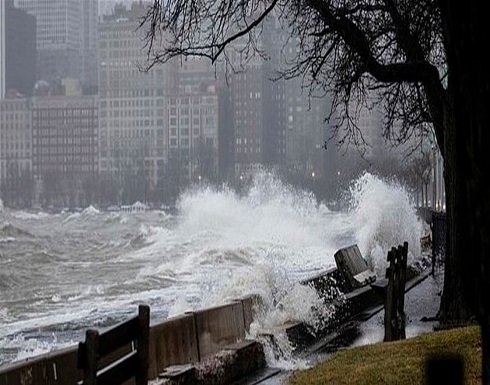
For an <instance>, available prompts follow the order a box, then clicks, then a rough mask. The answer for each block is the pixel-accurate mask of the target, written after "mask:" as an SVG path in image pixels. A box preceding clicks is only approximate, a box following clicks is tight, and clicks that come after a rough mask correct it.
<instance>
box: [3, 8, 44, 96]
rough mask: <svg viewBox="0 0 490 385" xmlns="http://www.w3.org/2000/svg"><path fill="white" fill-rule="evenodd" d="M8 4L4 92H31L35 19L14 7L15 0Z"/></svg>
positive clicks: (24, 93) (34, 79)
mask: <svg viewBox="0 0 490 385" xmlns="http://www.w3.org/2000/svg"><path fill="white" fill-rule="evenodd" d="M2 3H4V5H5V7H6V8H5V39H6V41H5V71H6V81H5V92H6V93H7V92H9V91H12V92H16V93H20V94H21V95H23V96H30V95H31V94H32V91H33V88H34V84H35V82H36V18H35V17H34V16H32V15H29V14H28V13H27V12H25V11H23V10H21V9H18V8H15V7H14V2H13V0H6V1H3V2H2Z"/></svg>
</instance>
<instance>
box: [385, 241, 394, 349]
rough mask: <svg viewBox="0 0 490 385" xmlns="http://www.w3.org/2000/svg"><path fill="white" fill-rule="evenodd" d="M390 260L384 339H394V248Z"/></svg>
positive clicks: (389, 255) (390, 252) (387, 270)
mask: <svg viewBox="0 0 490 385" xmlns="http://www.w3.org/2000/svg"><path fill="white" fill-rule="evenodd" d="M388 261H389V262H390V266H389V267H388V269H386V278H388V286H387V287H386V298H385V319H384V324H385V336H384V341H392V340H393V322H392V314H393V284H394V279H393V276H394V274H395V254H394V252H393V249H392V250H391V251H389V252H388Z"/></svg>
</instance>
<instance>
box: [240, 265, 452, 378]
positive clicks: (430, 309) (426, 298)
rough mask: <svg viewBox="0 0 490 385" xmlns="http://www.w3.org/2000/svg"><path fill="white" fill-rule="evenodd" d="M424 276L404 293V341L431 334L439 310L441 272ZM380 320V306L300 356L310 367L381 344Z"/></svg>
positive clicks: (282, 374)
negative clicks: (344, 351) (334, 355)
mask: <svg viewBox="0 0 490 385" xmlns="http://www.w3.org/2000/svg"><path fill="white" fill-rule="evenodd" d="M427 274H428V273H426V276H425V279H423V280H422V281H421V282H419V283H417V284H416V285H415V286H413V287H412V288H411V289H410V290H409V291H408V292H406V293H405V313H406V317H407V321H406V327H405V333H406V337H407V338H412V337H416V336H418V335H421V334H424V333H427V332H431V331H433V330H434V327H436V326H437V321H436V320H435V319H434V318H435V316H436V315H437V312H438V310H439V304H440V299H441V292H442V286H443V280H444V277H443V269H442V268H441V269H439V270H436V271H435V273H434V275H427ZM383 319H384V309H383V307H378V308H373V309H371V310H370V311H369V312H367V313H365V318H364V319H362V320H357V321H353V322H351V323H348V324H347V325H345V327H344V328H343V329H342V330H341V331H340V332H339V333H337V335H336V336H333V337H332V336H331V337H330V338H328V337H327V338H326V340H325V341H324V342H323V343H322V342H321V341H319V343H318V344H317V346H316V347H312V348H311V349H310V350H309V351H306V352H302V354H301V355H302V357H303V358H304V359H306V360H307V361H308V362H309V364H310V365H312V366H313V365H315V364H316V363H319V362H322V361H324V360H326V359H327V358H328V356H330V355H331V354H332V353H333V352H335V351H337V350H339V349H346V348H354V347H357V346H363V345H369V344H375V343H379V342H382V341H383V337H384V326H383ZM269 369H270V368H269ZM289 375H290V372H288V371H284V370H283V371H280V372H279V373H277V374H275V375H273V376H272V377H269V378H267V379H264V380H255V381H250V382H247V383H246V384H247V385H253V384H261V385H283V384H286V380H287V378H288V376H289Z"/></svg>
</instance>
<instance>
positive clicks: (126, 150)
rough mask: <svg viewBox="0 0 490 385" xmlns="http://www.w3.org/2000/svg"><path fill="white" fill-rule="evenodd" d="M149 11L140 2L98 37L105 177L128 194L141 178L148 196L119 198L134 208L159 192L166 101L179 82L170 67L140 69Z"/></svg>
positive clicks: (122, 12)
mask: <svg viewBox="0 0 490 385" xmlns="http://www.w3.org/2000/svg"><path fill="white" fill-rule="evenodd" d="M144 10H145V8H144V6H143V5H138V4H136V3H135V4H134V5H133V7H132V8H131V9H130V10H123V9H119V10H118V12H117V13H116V14H114V15H112V16H111V17H108V18H104V20H103V21H102V22H101V23H100V24H99V36H98V41H99V43H98V44H99V45H98V50H99V51H98V67H99V69H98V71H99V95H100V122H99V124H100V131H99V134H100V172H101V173H102V174H107V175H110V176H111V178H113V179H114V181H115V183H116V184H118V185H120V186H123V187H122V189H123V190H128V191H129V190H133V187H130V186H127V184H128V183H129V180H130V179H134V178H141V180H140V179H138V185H139V186H141V185H143V186H144V190H145V191H144V192H139V193H135V194H129V192H128V194H129V195H128V194H126V195H125V197H119V199H120V200H121V199H123V200H125V202H124V203H129V204H131V203H133V201H134V199H140V200H141V199H146V198H148V197H149V194H150V193H151V192H152V191H155V189H156V186H157V183H158V178H159V177H158V175H159V172H160V174H161V172H162V171H161V168H163V166H164V164H165V162H166V159H167V148H168V137H167V133H168V126H166V123H167V121H168V120H167V118H166V116H165V114H166V111H167V108H166V97H167V95H168V94H169V93H171V92H174V93H175V87H176V81H177V77H176V74H175V73H173V74H172V69H171V67H170V66H162V65H160V66H156V67H155V68H153V69H151V70H150V71H148V72H146V71H142V70H141V69H140V65H141V64H143V65H144V63H145V61H146V56H145V52H144V50H142V33H143V32H142V31H136V29H137V26H138V25H139V17H140V16H141V15H142V12H144ZM159 169H160V171H159ZM125 185H126V187H124V186H125ZM139 186H135V188H139ZM141 194H144V195H145V197H146V198H145V197H141Z"/></svg>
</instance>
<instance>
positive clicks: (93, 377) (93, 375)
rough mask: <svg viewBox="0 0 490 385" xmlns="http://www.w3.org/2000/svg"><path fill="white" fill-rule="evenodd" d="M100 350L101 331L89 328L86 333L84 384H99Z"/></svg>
mask: <svg viewBox="0 0 490 385" xmlns="http://www.w3.org/2000/svg"><path fill="white" fill-rule="evenodd" d="M98 350H99V332H98V331H97V330H91V329H89V330H87V332H86V333H85V360H86V366H85V368H84V370H83V384H84V385H96V384H97V351H98Z"/></svg>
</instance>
